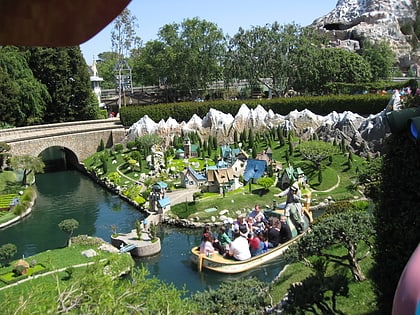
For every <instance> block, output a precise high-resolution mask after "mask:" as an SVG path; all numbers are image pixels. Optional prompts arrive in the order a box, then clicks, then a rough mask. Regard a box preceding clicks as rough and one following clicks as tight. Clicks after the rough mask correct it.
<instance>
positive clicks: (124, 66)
mask: <svg viewBox="0 0 420 315" xmlns="http://www.w3.org/2000/svg"><path fill="white" fill-rule="evenodd" d="M114 72H115V73H116V74H115V78H116V80H115V89H116V90H117V92H118V113H119V112H120V109H121V103H122V100H121V96H123V98H124V106H125V105H126V104H125V91H130V93H133V84H132V80H131V68H130V66H129V65H128V62H127V60H125V59H120V60H118V62H117V64H116V65H115V67H114Z"/></svg>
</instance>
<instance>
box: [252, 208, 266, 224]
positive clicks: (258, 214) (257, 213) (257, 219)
mask: <svg viewBox="0 0 420 315" xmlns="http://www.w3.org/2000/svg"><path fill="white" fill-rule="evenodd" d="M248 218H253V219H254V225H259V224H260V223H262V222H265V221H266V220H267V219H266V218H265V215H264V213H263V212H262V211H261V208H260V205H258V204H256V205H255V206H254V209H253V210H252V211H251V212H250V213H249V214H248Z"/></svg>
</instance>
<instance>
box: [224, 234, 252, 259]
mask: <svg viewBox="0 0 420 315" xmlns="http://www.w3.org/2000/svg"><path fill="white" fill-rule="evenodd" d="M246 232H247V230H246V228H244V227H241V228H240V230H239V231H236V232H235V239H234V240H233V241H232V243H230V246H229V252H228V253H227V256H228V257H232V258H234V259H235V260H246V259H249V258H251V252H250V251H249V245H248V240H247V239H246V237H245V236H244V234H245V233H246Z"/></svg>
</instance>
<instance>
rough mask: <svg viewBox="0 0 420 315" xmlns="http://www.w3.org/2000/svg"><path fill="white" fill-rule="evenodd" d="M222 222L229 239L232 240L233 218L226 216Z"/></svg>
mask: <svg viewBox="0 0 420 315" xmlns="http://www.w3.org/2000/svg"><path fill="white" fill-rule="evenodd" d="M224 223H225V229H226V234H227V236H229V238H230V240H233V219H232V218H227V219H226V220H225V221H224Z"/></svg>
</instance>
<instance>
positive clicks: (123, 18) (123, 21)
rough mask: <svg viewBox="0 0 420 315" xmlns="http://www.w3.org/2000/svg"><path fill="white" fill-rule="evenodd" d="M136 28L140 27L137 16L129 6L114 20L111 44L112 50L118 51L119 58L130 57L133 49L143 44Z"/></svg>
mask: <svg viewBox="0 0 420 315" xmlns="http://www.w3.org/2000/svg"><path fill="white" fill-rule="evenodd" d="M136 28H138V24H137V18H136V17H135V16H134V15H132V14H131V11H130V10H129V9H127V8H126V9H124V11H122V12H121V14H120V15H119V16H118V17H117V18H116V19H115V20H114V26H113V29H112V31H111V45H112V51H113V52H115V53H117V55H118V57H119V58H125V57H129V55H130V54H131V49H133V48H139V47H140V46H141V39H140V37H138V36H137V35H136Z"/></svg>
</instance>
